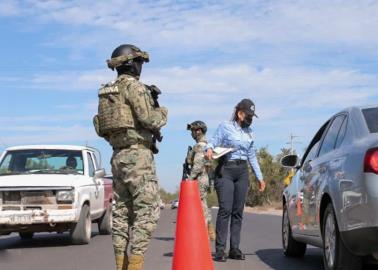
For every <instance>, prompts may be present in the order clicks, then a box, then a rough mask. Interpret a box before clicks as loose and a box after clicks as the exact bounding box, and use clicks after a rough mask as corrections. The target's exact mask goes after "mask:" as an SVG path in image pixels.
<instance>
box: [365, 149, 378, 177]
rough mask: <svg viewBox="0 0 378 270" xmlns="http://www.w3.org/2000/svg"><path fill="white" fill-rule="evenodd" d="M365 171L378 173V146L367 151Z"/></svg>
mask: <svg viewBox="0 0 378 270" xmlns="http://www.w3.org/2000/svg"><path fill="white" fill-rule="evenodd" d="M364 172H371V173H375V174H378V148H372V149H369V150H368V151H367V152H366V155H365V163H364Z"/></svg>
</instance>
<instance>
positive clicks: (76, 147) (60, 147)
mask: <svg viewBox="0 0 378 270" xmlns="http://www.w3.org/2000/svg"><path fill="white" fill-rule="evenodd" d="M30 149H49V150H50V149H51V150H54V149H57V150H75V151H83V150H88V151H93V152H94V151H96V150H95V149H94V148H92V147H88V146H79V145H48V144H43V145H20V146H13V147H9V148H7V149H5V150H6V151H14V150H30Z"/></svg>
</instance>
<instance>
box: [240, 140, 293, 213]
mask: <svg viewBox="0 0 378 270" xmlns="http://www.w3.org/2000/svg"><path fill="white" fill-rule="evenodd" d="M286 154H288V149H281V153H280V154H278V155H277V156H276V157H273V156H272V155H271V154H270V153H269V152H268V149H267V148H266V147H263V148H261V149H260V150H259V151H258V153H257V156H258V160H259V164H260V168H261V171H262V174H263V176H264V181H265V183H266V189H265V191H264V192H262V193H261V192H259V191H258V182H257V180H256V178H255V176H254V174H253V173H252V170H250V171H249V175H250V189H249V191H248V196H247V202H246V204H247V205H248V206H257V205H263V204H272V202H277V201H281V199H282V192H283V189H284V183H283V179H284V177H285V176H286V174H287V169H285V168H283V167H282V166H281V165H280V160H281V158H282V157H283V156H284V155H286Z"/></svg>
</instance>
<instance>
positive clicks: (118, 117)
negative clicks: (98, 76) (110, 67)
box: [94, 82, 135, 137]
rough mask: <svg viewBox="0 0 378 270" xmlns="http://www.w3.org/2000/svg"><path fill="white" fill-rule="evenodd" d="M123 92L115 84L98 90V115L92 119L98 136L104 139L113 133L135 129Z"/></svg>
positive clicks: (109, 84)
mask: <svg viewBox="0 0 378 270" xmlns="http://www.w3.org/2000/svg"><path fill="white" fill-rule="evenodd" d="M123 91H124V89H120V87H119V86H118V85H117V83H116V82H111V83H108V84H106V85H104V86H103V87H101V88H100V90H99V93H98V97H99V105H98V114H97V115H96V116H95V118H94V125H95V128H96V132H97V133H98V135H99V136H102V137H105V136H108V135H109V134H111V133H114V132H119V131H123V130H126V129H130V128H133V129H134V128H135V122H134V117H133V114H132V111H131V108H130V106H129V105H128V104H126V103H125V96H124V94H123Z"/></svg>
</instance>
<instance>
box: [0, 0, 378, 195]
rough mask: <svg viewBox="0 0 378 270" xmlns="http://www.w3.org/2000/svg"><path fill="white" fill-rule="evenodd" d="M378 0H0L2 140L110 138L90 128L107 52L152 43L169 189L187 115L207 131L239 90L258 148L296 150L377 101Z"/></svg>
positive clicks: (0, 143) (149, 68)
mask: <svg viewBox="0 0 378 270" xmlns="http://www.w3.org/2000/svg"><path fill="white" fill-rule="evenodd" d="M377 25H378V2H377V1H372V0H371V1H368V0H360V1H355V0H345V1H340V0H338V1H336V0H328V1H326V0H317V1H296V0H266V1H257V0H250V1H239V0H237V1H171V0H165V1H121V0H112V1H89V0H77V1H68V0H67V1H63V0H55V1H49V0H44V1H38V0H33V1H31V0H30V1H28V0H25V1H16V0H14V1H8V0H2V1H1V2H0V33H1V50H0V59H1V61H0V88H1V93H2V98H1V99H0V147H1V148H2V149H4V148H5V147H6V146H13V145H21V144H37V143H38V144H44V143H49V144H50V143H54V144H86V143H88V144H89V145H92V146H95V147H97V148H99V149H100V150H101V152H102V153H103V163H104V165H105V167H106V168H107V169H108V171H109V167H110V166H109V160H110V157H111V148H110V146H109V145H107V144H106V143H105V141H103V140H102V139H101V138H98V137H97V136H96V134H95V132H94V130H93V128H92V117H93V115H94V114H95V113H96V109H97V108H96V107H97V90H98V88H99V85H100V84H101V83H105V82H107V81H109V80H112V79H113V78H114V77H115V75H116V74H115V73H114V72H112V71H111V70H109V69H107V67H106V64H105V60H106V59H108V58H109V56H110V54H111V52H112V50H113V49H114V48H115V47H116V46H118V45H120V44H122V43H132V44H135V45H137V46H139V47H140V48H141V49H143V50H146V51H148V52H149V53H150V56H151V62H150V63H148V64H146V65H145V66H144V70H143V74H142V78H141V79H142V81H143V82H146V83H154V84H156V85H158V86H159V87H160V88H161V89H162V91H163V93H164V94H163V96H162V97H161V104H162V105H165V106H167V107H168V108H169V124H168V125H167V126H166V127H165V128H164V129H163V134H164V141H163V143H162V144H161V145H160V148H161V152H160V154H159V155H158V156H157V158H156V160H157V165H158V174H159V178H160V182H161V185H162V186H163V187H164V188H166V189H168V190H170V191H174V190H175V188H176V187H177V186H178V185H179V181H180V180H181V179H180V177H181V166H182V161H183V159H184V156H185V152H186V148H187V145H188V144H191V143H192V139H191V137H190V134H189V133H188V132H187V131H186V130H185V127H186V123H188V122H191V121H194V120H197V119H202V120H204V121H205V122H207V123H208V125H209V127H210V130H209V136H211V134H212V133H213V132H214V129H215V128H216V126H217V125H218V124H219V123H220V122H221V121H223V120H227V119H229V118H230V117H231V113H232V111H233V107H234V106H235V104H236V103H237V102H238V101H239V100H240V99H242V98H245V97H248V98H251V99H252V100H254V101H255V103H256V109H257V113H258V115H259V116H260V118H259V119H257V120H256V121H255V122H254V129H255V137H256V145H257V147H263V146H267V147H268V149H269V150H270V151H271V152H272V153H274V154H275V153H278V152H279V150H280V148H282V147H286V146H287V145H286V142H287V141H288V136H289V134H290V133H291V132H292V133H294V134H295V135H298V136H300V138H298V140H300V141H301V142H302V144H300V145H297V147H298V148H299V150H301V149H302V148H304V147H305V146H306V144H307V143H308V142H309V140H310V139H311V136H312V135H313V134H314V132H315V131H316V130H317V129H318V127H319V126H320V125H321V124H322V123H323V122H325V121H326V120H327V118H329V117H330V116H331V115H332V114H333V113H335V112H337V111H338V110H340V109H342V108H344V107H347V106H351V105H366V104H377V103H378V90H377V89H378V88H377V86H378V77H377V71H378V27H377Z"/></svg>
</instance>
